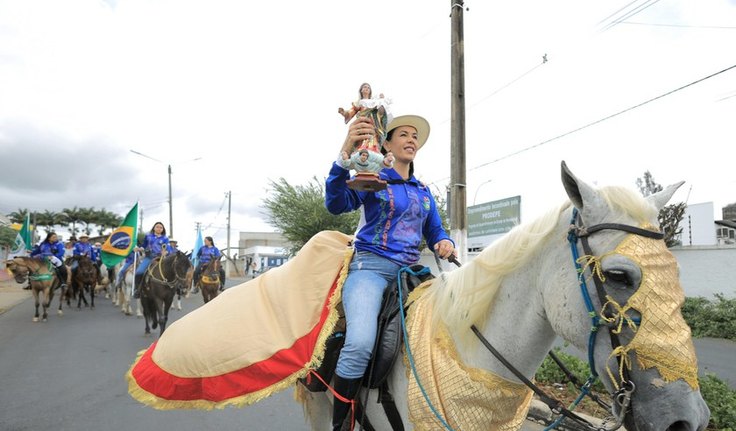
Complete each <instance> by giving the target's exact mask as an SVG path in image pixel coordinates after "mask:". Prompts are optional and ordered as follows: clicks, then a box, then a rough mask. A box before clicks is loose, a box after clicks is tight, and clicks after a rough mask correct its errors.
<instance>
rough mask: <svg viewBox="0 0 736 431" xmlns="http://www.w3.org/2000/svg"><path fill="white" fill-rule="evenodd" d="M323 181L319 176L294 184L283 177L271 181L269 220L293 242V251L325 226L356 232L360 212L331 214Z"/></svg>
mask: <svg viewBox="0 0 736 431" xmlns="http://www.w3.org/2000/svg"><path fill="white" fill-rule="evenodd" d="M323 184H324V182H323V181H319V180H318V179H317V177H313V178H312V180H311V181H310V182H309V183H307V184H306V185H304V186H292V185H291V184H289V183H288V182H287V181H286V180H285V179H284V178H279V180H278V181H271V182H270V189H271V190H270V192H269V195H268V197H266V198H265V199H264V200H263V207H264V208H265V210H266V214H265V215H266V216H267V218H268V223H269V224H270V225H271V226H273V227H275V228H276V229H277V230H278V231H280V232H281V234H282V235H284V238H286V240H288V241H289V242H290V243H291V244H292V248H291V249H290V250H289V251H290V252H291V253H292V254H294V253H296V252H297V251H299V249H301V248H302V246H304V244H306V242H307V241H309V239H310V238H312V237H313V236H314V235H315V234H316V233H318V232H321V231H323V230H336V231H340V232H343V233H346V234H349V235H351V234H353V233H354V232H355V227H356V226H357V225H358V219H359V214H358V212H357V211H353V212H350V213H347V214H340V215H332V214H330V212H329V211H327V208H326V207H325V192H324V185H323Z"/></svg>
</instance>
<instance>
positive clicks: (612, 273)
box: [603, 269, 631, 286]
mask: <svg viewBox="0 0 736 431" xmlns="http://www.w3.org/2000/svg"><path fill="white" fill-rule="evenodd" d="M603 275H605V277H606V279H608V280H610V281H612V282H614V283H616V284H623V285H626V286H631V279H630V278H629V274H627V273H626V271H621V270H618V269H611V270H608V271H604V272H603Z"/></svg>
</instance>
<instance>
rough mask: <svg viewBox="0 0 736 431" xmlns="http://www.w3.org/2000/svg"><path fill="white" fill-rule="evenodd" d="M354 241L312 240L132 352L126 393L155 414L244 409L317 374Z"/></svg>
mask: <svg viewBox="0 0 736 431" xmlns="http://www.w3.org/2000/svg"><path fill="white" fill-rule="evenodd" d="M351 240H352V237H350V236H348V235H345V234H343V233H340V232H335V231H325V232H321V233H319V234H317V235H315V236H314V237H313V238H312V239H310V240H309V241H308V242H307V244H305V245H304V247H303V248H302V249H301V250H300V251H299V253H298V254H297V255H296V256H295V257H294V258H292V259H291V260H289V261H288V262H287V263H285V264H284V265H282V266H280V267H278V268H274V269H272V270H270V271H268V272H266V273H264V274H262V275H261V276H259V277H257V278H255V279H253V280H250V281H248V282H245V283H243V284H241V285H239V286H235V287H232V288H229V289H227V290H225V291H224V292H223V293H221V294H220V295H218V296H217V298H215V299H214V300H212V301H210V302H209V303H207V304H205V305H203V306H201V307H199V308H198V309H196V310H194V311H192V312H191V313H189V314H187V315H186V316H183V317H182V318H180V319H179V320H177V321H176V322H174V323H173V324H172V325H171V326H169V327H168V328H166V331H165V332H164V333H163V335H162V336H161V337H160V338H159V340H158V341H156V342H154V343H153V344H151V346H150V347H149V348H148V349H146V350H143V351H141V352H139V353H138V356H137V358H136V359H135V362H134V363H133V365H132V366H131V367H130V369H129V371H128V373H127V374H126V378H127V381H128V392H129V393H130V394H131V396H132V397H133V398H135V399H136V400H138V401H139V402H141V403H143V404H146V405H149V406H151V407H153V408H155V409H161V410H167V409H204V410H209V409H213V408H224V407H226V406H238V407H241V406H245V405H249V404H252V403H254V402H256V401H259V400H261V399H263V398H265V397H267V396H269V395H272V394H274V393H276V392H278V391H280V390H283V389H285V388H287V387H288V386H290V385H292V384H294V383H295V382H296V381H297V379H299V378H301V377H304V376H305V375H306V374H307V372H308V370H309V369H310V368H317V367H318V366H319V365H320V363H321V361H322V358H323V355H324V346H325V342H326V340H327V338H328V337H329V335H330V334H332V332H333V329H334V326H335V323H336V322H337V320H338V314H337V310H336V305H337V304H338V303H339V302H340V299H341V296H340V293H341V288H342V283H343V282H344V280H345V277H346V276H347V268H348V264H349V262H350V259H351V258H352V247H350V241H351Z"/></svg>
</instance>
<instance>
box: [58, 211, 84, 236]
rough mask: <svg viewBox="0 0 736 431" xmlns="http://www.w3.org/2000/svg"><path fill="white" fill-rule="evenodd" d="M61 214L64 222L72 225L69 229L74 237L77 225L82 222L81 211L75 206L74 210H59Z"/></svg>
mask: <svg viewBox="0 0 736 431" xmlns="http://www.w3.org/2000/svg"><path fill="white" fill-rule="evenodd" d="M61 213H62V214H63V215H64V220H65V222H66V223H67V224H71V225H72V228H71V229H70V230H71V234H72V235H76V234H77V232H78V231H77V223H79V222H81V221H82V220H81V216H82V210H80V209H79V208H77V207H76V206H75V207H74V208H64V209H63V210H61Z"/></svg>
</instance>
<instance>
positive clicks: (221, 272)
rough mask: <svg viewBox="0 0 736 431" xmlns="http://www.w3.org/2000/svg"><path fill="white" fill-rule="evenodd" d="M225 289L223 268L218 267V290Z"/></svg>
mask: <svg viewBox="0 0 736 431" xmlns="http://www.w3.org/2000/svg"><path fill="white" fill-rule="evenodd" d="M223 290H225V270H224V269H222V268H220V292H222V291H223Z"/></svg>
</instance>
